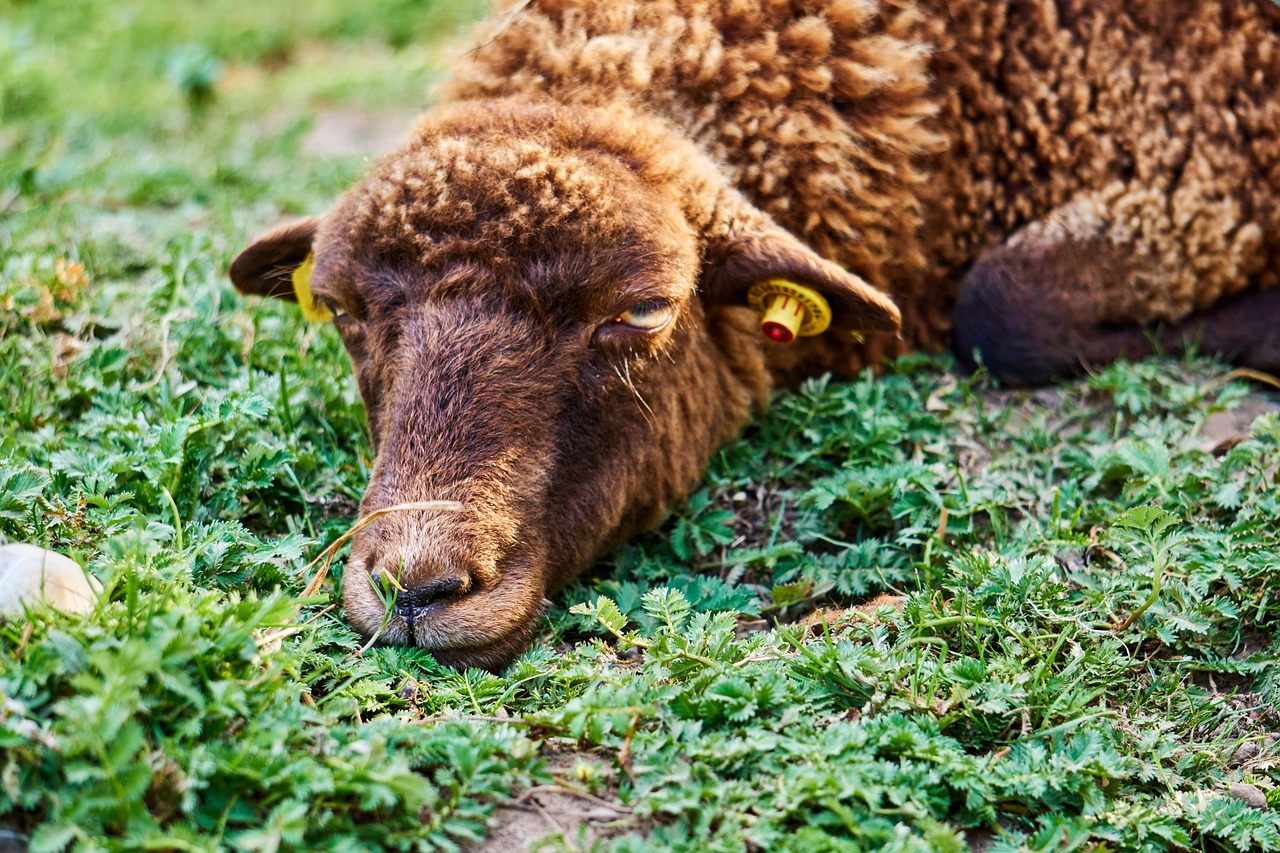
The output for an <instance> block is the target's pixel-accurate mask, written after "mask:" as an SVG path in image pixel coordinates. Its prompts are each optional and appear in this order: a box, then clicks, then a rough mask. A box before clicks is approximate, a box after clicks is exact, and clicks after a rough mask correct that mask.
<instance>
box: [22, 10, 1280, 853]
mask: <svg viewBox="0 0 1280 853" xmlns="http://www.w3.org/2000/svg"><path fill="white" fill-rule="evenodd" d="M479 14H481V12H480V10H478V9H477V8H475V7H474V6H473V4H472V3H468V2H440V3H435V4H428V3H424V2H414V0H364V2H361V3H358V4H352V3H343V2H341V1H340V0H312V2H308V3H296V2H285V3H259V4H245V3H240V2H231V0H207V2H204V3H201V4H193V3H164V2H161V0H129V2H121V3H103V2H97V3H94V2H88V0H50V2H38V3H37V2H23V0H0V395H2V397H3V409H2V411H3V416H2V417H0V537H3V539H5V540H8V541H24V542H34V543H38V544H41V545H44V546H47V547H51V548H55V549H57V550H60V551H63V552H65V553H68V554H70V555H72V556H74V557H75V558H77V559H79V560H80V561H82V562H83V563H84V564H86V565H87V566H88V567H89V568H90V569H91V570H92V572H93V573H94V574H95V575H97V576H98V577H99V578H100V579H101V580H102V582H103V583H104V584H105V587H106V594H105V596H104V597H103V599H102V601H101V604H100V606H99V607H98V608H97V610H96V611H95V612H93V613H92V614H91V615H89V616H88V617H86V618H83V619H79V618H70V617H67V616H63V615H59V614H56V613H53V612H48V611H44V610H41V611H36V612H33V613H31V614H30V621H29V624H28V623H27V622H24V621H20V620H19V621H13V622H10V623H8V624H5V625H3V626H0V823H2V824H3V829H2V830H0V843H14V844H17V845H19V846H27V847H29V849H30V850H31V851H39V853H51V851H60V850H64V849H73V850H82V851H88V850H136V849H144V848H146V849H173V850H214V849H224V848H233V849H239V850H246V851H266V852H267V853H269V852H270V851H276V850H293V849H307V850H343V851H351V850H379V849H411V848H417V849H433V848H439V849H456V848H458V847H466V846H472V845H479V846H480V847H481V849H488V850H510V849H519V848H520V847H525V846H529V845H530V844H535V843H536V844H538V845H541V849H547V850H585V849H596V848H600V849H614V850H630V851H640V850H658V849H671V850H690V851H693V850H741V849H744V848H746V849H754V850H771V851H774V850H796V851H799V850H813V851H817V850H850V851H852V850H901V851H916V850H939V851H954V850H964V849H966V848H967V847H970V846H972V847H973V848H975V849H986V850H992V851H1015V850H1035V851H1069V850H1098V851H1101V850H1122V851H1147V850H1151V851H1156V850H1185V849H1194V850H1239V851H1243V850H1275V849H1280V817H1278V816H1277V812H1276V811H1275V810H1276V809H1280V785H1278V783H1280V770H1278V769H1277V763H1276V762H1277V757H1278V756H1280V745H1278V744H1277V733H1278V732H1280V668H1278V667H1277V666H1276V658H1277V655H1278V654H1280V636H1278V635H1277V631H1276V628H1277V624H1278V622H1280V524H1278V522H1277V518H1278V517H1280V477H1278V476H1277V466H1278V465H1280V414H1278V410H1280V406H1278V405H1277V398H1276V396H1275V393H1274V392H1273V391H1269V390H1268V389H1267V388H1266V387H1265V385H1261V384H1254V385H1248V384H1246V383H1245V382H1243V381H1241V380H1239V379H1238V378H1232V377H1231V375H1230V374H1229V372H1228V369H1227V368H1226V367H1224V366H1223V365H1221V364H1218V363H1214V362H1211V361H1207V360H1201V359H1184V360H1173V359H1165V360H1157V361H1153V362H1148V363H1143V364H1121V365H1116V366H1112V367H1108V368H1105V369H1103V370H1100V371H1098V372H1097V373H1096V374H1095V375H1093V376H1090V377H1089V378H1087V379H1084V380H1082V381H1078V382H1072V383H1066V384H1063V385H1060V386H1058V387H1055V388H1051V389H1045V390H1039V391H1032V392H1026V391H1008V390H1002V389H1000V388H999V387H998V386H996V385H995V384H994V383H992V382H991V381H989V380H988V379H987V378H984V377H982V376H978V377H974V378H970V377H965V376H963V375H961V374H959V373H958V372H957V371H956V370H955V369H954V366H953V364H952V363H951V362H950V361H949V360H947V359H945V358H934V357H913V358H908V359H904V360H903V361H901V362H899V363H898V364H896V365H895V366H893V367H892V368H891V369H890V370H889V371H887V373H885V374H884V375H882V376H879V377H875V378H872V377H870V376H865V377H862V378H860V379H858V380H857V381H853V382H846V383H841V382H834V381H826V380H816V381H812V382H809V383H807V384H806V385H805V386H804V387H802V388H800V389H798V390H797V391H795V392H791V393H784V394H779V395H778V396H777V398H776V400H775V401H774V404H773V406H772V409H771V411H770V412H769V413H768V414H767V416H765V417H764V418H763V419H762V420H761V421H760V422H759V423H758V424H756V425H754V426H752V427H751V428H750V429H749V430H747V432H746V434H745V435H744V436H743V437H742V438H741V439H740V440H738V441H736V442H734V443H733V444H731V445H730V446H728V447H727V448H725V449H724V450H723V451H722V452H720V453H719V454H718V455H717V456H716V458H715V459H714V460H713V462H712V465H711V468H710V471H709V472H708V474H707V477H706V480H705V484H704V485H703V486H702V487H701V488H700V489H699V490H698V491H697V492H696V493H695V494H694V495H693V497H692V498H691V500H690V501H689V503H688V505H687V506H686V507H685V508H684V509H682V510H681V511H680V512H678V513H677V514H676V515H675V516H674V517H672V518H671V519H670V520H669V521H668V523H666V524H665V525H664V526H663V528H662V529H661V530H660V531H657V532H655V533H653V534H651V535H647V536H644V537H641V538H640V539H638V540H636V541H635V542H633V543H631V544H629V545H628V546H626V547H624V548H622V549H621V550H619V551H618V552H617V553H615V554H613V555H612V557H611V558H610V559H609V560H608V561H607V562H606V564H605V565H603V566H601V567H600V569H599V570H598V571H597V572H596V573H595V574H594V575H593V576H591V577H589V578H586V579H584V580H582V581H581V582H580V583H578V584H576V585H575V586H574V587H573V588H571V589H570V590H569V591H568V592H566V593H565V594H564V595H562V596H560V597H559V599H558V600H557V601H556V604H555V608H554V610H553V611H552V613H551V615H550V617H549V618H548V619H547V621H546V624H545V627H544V630H543V633H542V637H541V639H540V640H539V642H538V643H537V644H536V646H535V647H534V648H533V649H532V650H530V651H529V652H528V653H526V654H525V655H524V656H523V657H521V658H520V660H519V661H518V662H517V663H516V664H515V665H513V666H512V667H511V668H510V669H509V670H508V671H507V672H505V673H502V674H500V675H491V674H488V673H484V672H479V671H470V672H463V673H457V672H452V671H449V670H445V669H442V668H441V667H439V666H438V665H437V664H436V663H435V662H434V661H433V660H432V658H431V656H430V655H429V654H427V653H426V652H422V651H418V650H413V649H403V648H378V647H374V648H365V647H363V646H362V643H361V642H360V640H359V639H358V638H357V637H356V636H355V635H354V634H352V633H351V632H350V631H349V630H348V629H347V628H346V627H344V625H343V624H342V622H341V621H340V619H339V611H338V608H337V606H336V605H337V601H338V598H337V592H336V587H335V586H334V585H333V584H332V583H330V584H327V585H326V586H324V587H323V588H322V590H321V592H320V593H319V594H318V595H316V596H314V597H311V598H306V599H304V598H300V597H299V595H300V593H301V591H302V589H303V588H304V586H305V585H306V581H307V576H306V575H305V574H304V572H303V571H302V567H303V566H304V565H305V564H306V562H307V561H308V559H310V558H311V557H312V556H314V555H315V554H317V553H319V552H320V550H321V549H322V548H323V547H324V546H325V545H326V544H327V543H329V542H331V541H333V540H334V539H335V538H336V537H337V536H338V535H339V534H340V533H341V532H342V531H344V530H345V529H346V528H347V526H348V525H349V524H350V523H351V521H352V520H353V516H354V514H355V508H356V503H357V501H358V499H359V496H360V494H361V490H362V488H363V485H364V483H365V481H366V478H367V475H368V469H369V465H370V461H371V460H370V451H369V443H368V439H367V436H366V433H365V427H364V422H363V416H362V411H361V406H360V403H359V400H358V397H357V394H356V391H355V388H354V383H353V382H352V380H351V379H350V374H349V369H348V367H347V363H346V358H345V356H344V354H343V352H342V348H341V345H340V343H339V341H338V337H337V335H336V334H335V333H334V331H333V330H332V329H330V328H326V327H314V326H306V325H304V324H303V323H302V322H301V321H300V319H299V317H298V316H297V314H296V312H295V310H294V309H292V308H291V307H289V306H287V305H282V304H277V303H272V302H264V301H246V300H242V299H240V298H238V297H237V295H236V294H235V292H234V290H233V289H232V287H231V285H230V284H229V283H228V282H227V281H226V279H225V276H224V270H225V268H226V266H227V263H228V262H229V260H230V259H231V257H232V256H233V255H234V253H235V252H236V250H237V249H238V248H239V247H240V246H242V245H243V243H244V242H245V240H246V239H247V238H248V237H249V236H251V235H252V234H254V233H256V232H258V231H260V230H261V229H263V228H264V227H265V226H267V225H269V224H271V223H272V222H274V221H275V220H277V219H278V218H280V217H282V216H284V215H288V214H303V213H313V212H319V211H322V210H324V209H325V207H326V206H327V204H328V203H329V201H330V200H331V199H332V198H333V197H334V196H335V195H336V194H337V193H338V192H339V191H340V190H341V189H342V188H343V187H344V186H346V185H347V184H348V183H349V182H350V181H351V180H353V179H354V178H355V177H356V176H357V175H358V174H359V173H360V172H361V170H362V169H363V168H365V166H366V163H367V162H368V157H369V156H370V155H372V154H375V153H376V152H377V151H380V150H383V149H385V148H387V147H389V146H390V145H392V144H394V143H395V142H396V141H398V138H399V137H400V136H401V135H403V134H404V133H407V130H408V128H409V124H410V122H411V121H412V118H413V116H414V114H415V113H416V112H417V110H418V109H419V107H420V105H422V104H424V103H426V97H425V94H424V93H425V92H426V91H427V89H428V87H429V85H430V84H431V82H432V81H433V79H435V78H436V77H437V75H438V74H439V73H440V71H439V70H438V69H441V68H444V67H447V65H448V64H449V63H450V61H451V60H453V59H456V57H458V56H459V55H461V53H462V52H463V51H464V50H465V49H466V47H467V45H466V42H465V36H464V37H462V40H461V41H457V40H451V39H452V36H454V35H455V34H456V33H457V32H458V31H459V28H460V27H463V26H465V25H466V24H467V23H469V22H470V21H471V20H473V19H475V18H476V17H477V16H478V15H479ZM336 568H337V569H338V571H337V572H336V574H338V575H339V578H340V568H341V561H340V560H339V562H338V563H337V564H336ZM486 835H488V836H489V837H488V840H487V841H486V840H485V838H486ZM486 845H487V846H486Z"/></svg>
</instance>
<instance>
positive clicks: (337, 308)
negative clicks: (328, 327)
mask: <svg viewBox="0 0 1280 853" xmlns="http://www.w3.org/2000/svg"><path fill="white" fill-rule="evenodd" d="M316 301H317V302H319V303H320V304H321V305H323V306H324V307H325V308H328V309H329V313H331V314H332V315H333V319H335V320H337V319H338V318H339V317H345V316H347V310H346V309H345V308H343V307H342V306H341V305H339V304H338V303H337V302H335V301H333V300H332V299H329V298H328V297H325V296H320V297H317V298H316Z"/></svg>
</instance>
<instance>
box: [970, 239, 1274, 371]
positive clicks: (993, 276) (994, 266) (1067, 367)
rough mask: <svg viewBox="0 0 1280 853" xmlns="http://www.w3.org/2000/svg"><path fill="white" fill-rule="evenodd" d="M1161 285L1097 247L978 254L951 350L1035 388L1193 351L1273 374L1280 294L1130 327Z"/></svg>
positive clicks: (1072, 243)
mask: <svg viewBox="0 0 1280 853" xmlns="http://www.w3.org/2000/svg"><path fill="white" fill-rule="evenodd" d="M1162 286H1168V284H1167V279H1164V277H1163V276H1162V275H1161V274H1160V273H1159V272H1158V271H1156V270H1155V269H1154V267H1153V266H1151V265H1149V264H1148V263H1146V262H1145V261H1144V260H1143V259H1141V258H1138V257H1136V256H1135V255H1134V254H1132V253H1130V252H1128V251H1127V250H1126V249H1125V248H1123V247H1119V246H1116V245H1114V244H1112V243H1109V242H1107V241H1105V240H1100V239H1093V240H1070V239H1067V240H1058V241H1044V240H1041V241H1033V240H1027V241H1023V242H1015V243H1014V244H1012V245H1005V246H1001V247H999V248H997V249H993V250H992V251H990V252H988V253H987V254H986V255H984V256H983V257H982V258H981V259H980V260H979V261H978V263H977V264H975V265H974V267H973V269H972V270H970V271H969V274H968V275H967V276H966V277H965V280H964V283H963V284H962V285H961V287H960V292H959V294H958V295H957V297H956V309H955V335H956V351H957V354H958V356H959V358H960V360H961V361H962V362H964V363H965V364H966V365H968V366H970V367H973V366H974V365H975V363H976V362H975V354H976V358H977V360H980V361H981V362H982V364H983V365H985V366H986V368H987V369H988V370H990V371H991V372H992V373H994V374H995V375H996V376H999V377H1000V378H1001V379H1003V380H1005V381H1006V382H1009V383H1013V384H1020V385H1033V384H1040V383H1044V382H1048V381H1050V380H1052V379H1055V378H1057V377H1060V376H1069V375H1071V374H1074V373H1079V372H1080V371H1081V369H1082V368H1084V367H1087V366H1099V365H1103V364H1107V363H1109V362H1112V361H1115V360H1116V359H1118V358H1130V359H1133V358H1142V357H1145V356H1147V355H1150V354H1152V353H1153V352H1155V351H1156V350H1157V349H1160V350H1163V351H1166V352H1176V351H1179V350H1181V349H1184V348H1185V347H1187V346H1190V345H1194V346H1196V347H1197V348H1198V349H1199V351H1200V352H1203V353H1206V354H1215V355H1221V356H1224V357H1226V358H1228V359H1231V360H1232V361H1234V362H1236V363H1238V364H1242V365H1245V366H1247V367H1252V368H1255V369H1258V370H1264V371H1267V372H1272V373H1274V372H1277V371H1280V288H1273V289H1269V290H1248V291H1245V292H1243V293H1240V294H1237V295H1235V296H1231V297H1228V298H1226V299H1223V300H1222V301H1220V302H1218V303H1217V304H1215V305H1212V306H1210V307H1209V308H1207V309H1205V310H1203V311H1198V312H1196V313H1194V314H1192V315H1191V316H1189V317H1188V318H1187V319H1185V320H1182V321H1180V322H1177V323H1146V322H1135V320H1134V318H1138V317H1141V316H1142V314H1143V312H1144V311H1145V310H1149V303H1150V302H1151V301H1153V300H1154V299H1157V298H1158V296H1159V294H1160V288H1161V287H1162Z"/></svg>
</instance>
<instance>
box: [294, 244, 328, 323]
mask: <svg viewBox="0 0 1280 853" xmlns="http://www.w3.org/2000/svg"><path fill="white" fill-rule="evenodd" d="M315 266H316V258H315V255H310V254H309V255H307V259H306V260H305V261H303V262H302V263H301V264H299V265H298V268H297V269H295V270H294V271H293V295H294V296H296V297H297V298H298V307H299V308H301V309H302V316H303V318H304V319H305V320H307V322H309V323H327V322H328V321H330V320H332V319H333V312H332V311H330V310H329V309H328V308H326V307H325V306H323V305H321V304H320V303H319V302H316V300H315V297H314V296H312V295H311V271H312V270H314V269H315Z"/></svg>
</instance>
